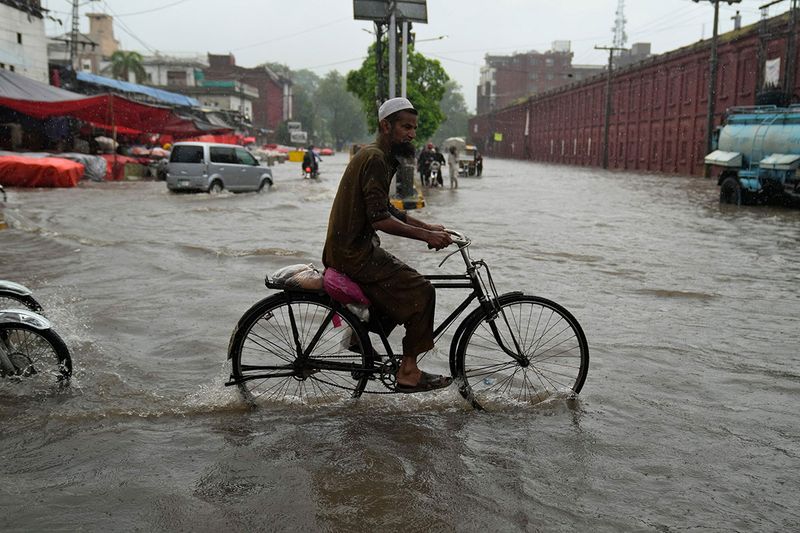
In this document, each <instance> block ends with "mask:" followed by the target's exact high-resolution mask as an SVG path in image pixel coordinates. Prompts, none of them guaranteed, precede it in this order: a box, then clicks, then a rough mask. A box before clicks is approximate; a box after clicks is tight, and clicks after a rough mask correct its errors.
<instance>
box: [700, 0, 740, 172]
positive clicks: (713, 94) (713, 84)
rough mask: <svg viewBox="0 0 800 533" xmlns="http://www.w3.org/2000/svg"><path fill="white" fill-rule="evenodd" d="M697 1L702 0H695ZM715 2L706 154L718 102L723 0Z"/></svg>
mask: <svg viewBox="0 0 800 533" xmlns="http://www.w3.org/2000/svg"><path fill="white" fill-rule="evenodd" d="M693 1H694V2H695V3H697V2H700V0H693ZM706 1H708V2H711V3H712V4H714V29H713V31H712V35H711V59H709V62H708V63H709V76H708V110H707V112H706V154H710V153H711V144H712V141H713V137H714V113H715V111H716V110H715V107H716V104H717V63H718V61H719V59H718V57H717V35H718V33H719V3H720V2H721V1H722V0H706ZM724 1H725V2H727V3H728V5H731V4H739V3H741V1H742V0H724ZM703 176H704V177H706V178H709V177H711V166H710V165H705V166H704V168H703Z"/></svg>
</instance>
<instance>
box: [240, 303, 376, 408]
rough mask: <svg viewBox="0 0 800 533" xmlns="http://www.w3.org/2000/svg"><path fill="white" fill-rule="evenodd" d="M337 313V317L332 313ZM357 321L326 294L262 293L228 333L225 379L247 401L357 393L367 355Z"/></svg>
mask: <svg viewBox="0 0 800 533" xmlns="http://www.w3.org/2000/svg"><path fill="white" fill-rule="evenodd" d="M337 317H338V318H337ZM366 338H367V333H366V332H365V331H364V329H363V327H362V326H361V323H360V322H359V320H358V319H357V318H356V317H354V316H353V315H352V314H351V313H349V312H348V311H346V310H342V311H339V312H335V311H334V310H333V306H332V304H331V302H330V300H329V299H328V298H327V296H323V295H318V294H312V293H308V294H306V293H292V294H291V303H290V301H289V296H287V294H286V293H279V294H276V295H273V296H270V297H269V298H266V299H264V300H262V301H260V302H258V303H257V304H255V305H254V306H253V307H252V308H250V310H249V311H247V313H245V314H244V316H242V318H241V319H240V320H239V324H238V325H237V326H236V329H235V330H234V332H233V335H232V336H231V342H230V345H229V348H228V357H229V358H230V359H231V381H232V382H235V383H237V384H238V386H239V388H240V390H241V391H242V393H243V394H244V395H245V398H247V399H248V400H249V401H255V400H258V399H260V400H267V401H301V402H306V403H314V402H327V401H334V400H337V399H340V398H344V397H350V396H352V397H358V396H360V395H361V393H362V392H363V390H364V387H366V385H367V374H366V373H365V372H364V371H363V369H365V368H371V365H372V360H371V358H370V357H365V356H363V355H361V354H363V353H369V352H367V351H366V349H365V346H364V342H368V341H363V340H362V339H366Z"/></svg>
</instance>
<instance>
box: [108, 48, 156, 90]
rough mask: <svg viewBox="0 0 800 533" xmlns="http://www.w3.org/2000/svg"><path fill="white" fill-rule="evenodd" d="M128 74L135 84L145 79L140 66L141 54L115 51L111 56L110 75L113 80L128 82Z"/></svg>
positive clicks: (142, 68)
mask: <svg viewBox="0 0 800 533" xmlns="http://www.w3.org/2000/svg"><path fill="white" fill-rule="evenodd" d="M130 73H133V75H134V77H135V78H136V82H137V83H141V82H142V81H143V80H144V79H145V78H146V77H147V73H146V72H145V71H144V66H142V54H140V53H139V52H125V51H124V50H117V51H116V52H114V53H113V54H111V75H112V76H114V78H115V79H118V80H123V81H129V78H128V77H129V75H130Z"/></svg>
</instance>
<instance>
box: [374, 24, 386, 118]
mask: <svg viewBox="0 0 800 533" xmlns="http://www.w3.org/2000/svg"><path fill="white" fill-rule="evenodd" d="M375 39H376V41H375V69H376V71H377V72H376V74H377V77H376V80H377V83H376V84H375V93H376V94H375V98H376V99H377V101H376V105H375V109H376V110H377V109H378V107H380V105H381V104H382V103H383V102H384V100H386V92H385V91H384V88H385V87H386V83H385V82H384V77H383V72H384V68H383V23H382V22H380V21H375Z"/></svg>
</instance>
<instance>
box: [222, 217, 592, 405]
mask: <svg viewBox="0 0 800 533" xmlns="http://www.w3.org/2000/svg"><path fill="white" fill-rule="evenodd" d="M449 233H450V234H451V235H452V236H453V242H454V243H455V244H456V245H457V247H458V249H457V250H455V251H453V252H451V253H450V254H448V255H447V256H446V257H445V258H444V259H443V260H442V261H441V263H439V267H441V266H442V265H444V263H445V262H446V261H447V260H448V259H449V258H450V257H452V256H454V255H455V254H457V253H460V254H461V256H462V259H463V260H464V264H465V266H466V271H465V273H463V274H436V275H426V276H425V277H426V278H427V279H428V280H429V281H430V282H431V283H432V284H433V286H434V287H435V288H436V289H437V290H438V289H463V290H470V293H469V294H468V295H467V296H466V297H465V298H464V300H463V301H462V302H461V303H460V304H459V305H458V306H457V307H456V308H455V309H454V310H453V311H452V312H451V313H450V315H449V316H448V317H447V318H446V319H444V321H443V322H441V323H440V324H439V325H438V326H436V328H435V330H434V340H435V343H436V342H438V341H439V339H440V338H441V336H442V335H443V334H444V332H445V331H447V330H448V329H449V328H450V326H452V325H453V324H454V323H455V321H456V320H457V319H458V318H459V317H460V316H461V315H462V314H463V313H464V312H465V311H466V310H467V309H468V308H469V307H470V306H471V305H472V304H473V302H475V301H477V303H478V306H477V307H475V308H474V309H473V310H472V311H471V312H470V313H469V314H467V315H466V317H464V318H463V319H462V320H461V321H460V323H459V324H458V326H457V327H456V329H455V333H454V334H453V338H452V340H451V342H450V349H449V364H450V372H451V374H452V376H453V377H454V383H455V384H456V385H457V386H458V391H459V392H460V394H461V395H462V396H463V397H464V398H465V399H466V400H467V401H468V402H469V403H470V404H471V405H472V406H473V407H474V408H476V409H484V408H485V407H486V406H488V405H491V404H493V403H495V402H505V403H507V402H509V401H511V402H520V403H526V404H530V403H538V402H540V401H542V400H545V399H547V398H548V397H551V396H553V395H556V394H559V393H567V394H568V395H570V396H571V395H574V394H577V393H579V392H580V390H581V388H582V387H583V384H584V382H585V380H586V375H587V372H588V365H589V347H588V344H587V342H586V336H585V335H584V333H583V330H582V329H581V326H580V324H579V323H578V321H577V320H576V319H575V317H573V316H572V314H571V313H570V312H569V311H567V310H566V309H565V308H564V307H562V306H561V305H559V304H557V303H556V302H553V301H551V300H548V299H545V298H541V297H538V296H531V295H526V294H524V293H522V292H519V291H515V292H508V293H505V294H498V293H497V289H496V287H495V284H494V281H493V279H492V276H491V273H490V271H489V267H488V265H487V264H486V262H485V261H484V260H482V259H480V260H473V259H471V257H470V254H469V247H470V245H471V244H472V241H471V240H470V239H468V238H467V237H466V236H464V235H463V234H461V233H458V232H455V231H449ZM265 284H266V286H267V287H268V288H270V289H278V290H280V292H279V293H277V294H273V295H271V296H268V297H267V298H264V299H263V300H261V301H259V302H258V303H256V304H255V305H253V306H252V307H251V308H250V309H249V310H248V311H247V312H246V313H245V314H244V315H243V316H242V317H241V318H240V319H239V322H238V323H237V325H236V327H235V328H234V330H233V333H232V334H231V339H230V343H229V346H228V358H229V359H230V360H231V375H230V378H229V380H228V382H226V383H225V385H226V386H234V385H235V386H238V387H239V389H240V390H241V392H242V394H243V396H244V397H245V399H246V400H247V401H248V402H251V403H255V401H256V400H257V399H259V398H266V399H272V400H281V401H286V400H289V401H303V402H306V403H311V402H315V401H326V400H335V399H338V398H341V397H344V396H346V395H349V396H351V397H353V398H357V397H359V396H361V394H362V393H365V392H366V393H377V394H380V393H383V394H388V393H395V392H396V391H395V389H394V387H395V374H396V372H397V369H398V368H399V365H400V357H401V356H400V355H398V354H395V353H393V351H392V348H391V346H390V343H389V340H388V338H387V335H386V334H385V333H384V332H383V331H382V329H381V328H380V327H378V326H377V325H376V324H375V323H374V321H370V322H368V323H365V322H363V321H362V320H361V319H360V318H359V317H357V316H356V314H355V313H354V312H353V311H351V309H349V308H348V307H347V306H345V305H343V304H341V303H339V302H337V301H335V300H333V299H332V298H331V297H330V296H328V295H327V293H325V292H324V291H315V290H303V289H296V288H293V289H287V288H285V287H283V286H281V285H280V284H277V283H275V282H274V281H273V280H272V279H271V278H270V277H269V276H267V277H266V279H265ZM343 326H346V327H343ZM371 333H373V334H377V336H378V338H379V339H380V346H381V347H382V349H383V352H384V353H378V352H377V351H376V350H375V349H374V348H373V345H372V339H371V338H370V334H371ZM424 355H425V354H423V356H421V357H420V359H422V357H424ZM372 382H377V383H380V384H381V385H383V388H382V389H380V390H369V389H367V386H368V385H369V384H370V383H372Z"/></svg>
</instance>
